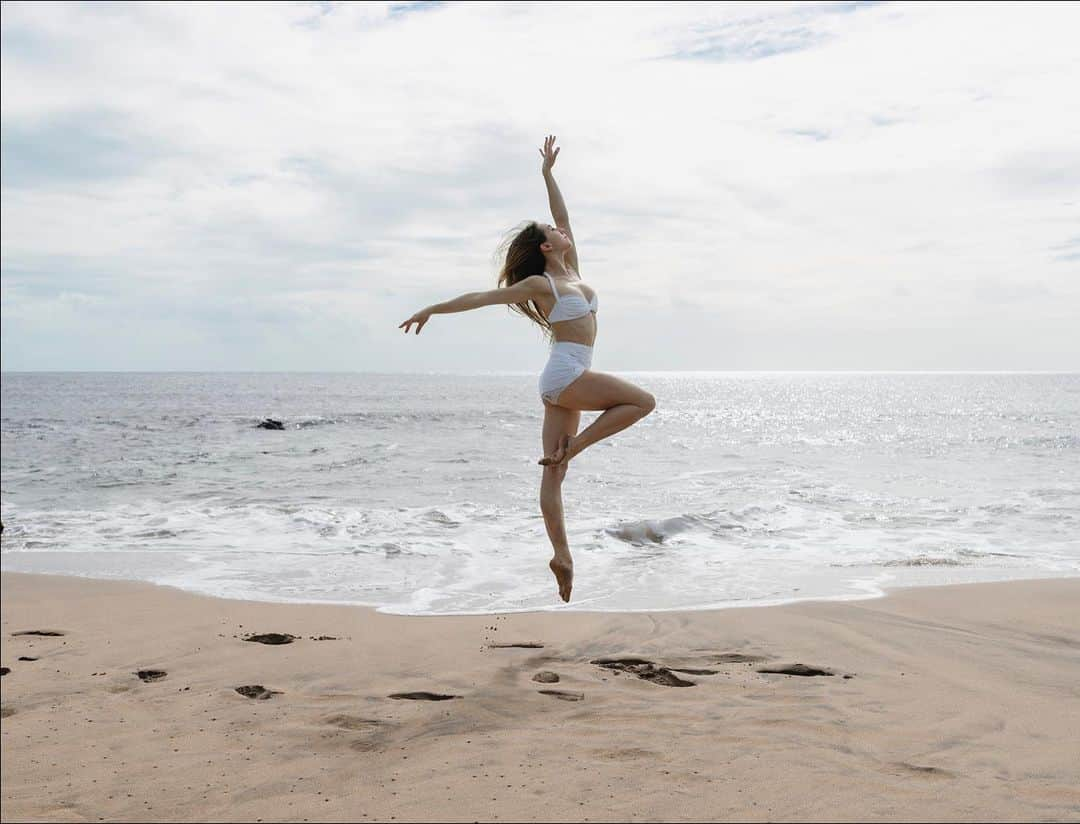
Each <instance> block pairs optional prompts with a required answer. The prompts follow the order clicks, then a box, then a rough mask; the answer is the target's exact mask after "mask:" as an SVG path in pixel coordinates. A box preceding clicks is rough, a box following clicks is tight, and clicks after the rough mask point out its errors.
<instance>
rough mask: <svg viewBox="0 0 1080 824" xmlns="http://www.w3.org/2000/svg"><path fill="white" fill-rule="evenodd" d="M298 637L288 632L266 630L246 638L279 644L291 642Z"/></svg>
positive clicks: (262, 642) (263, 642)
mask: <svg viewBox="0 0 1080 824" xmlns="http://www.w3.org/2000/svg"><path fill="white" fill-rule="evenodd" d="M296 638H297V636H295V635H289V633H287V632H266V633H263V634H261V635H249V636H248V637H247V638H245V639H244V640H245V641H254V642H255V643H256V644H270V645H271V646H277V645H278V644H291V643H292V642H293V641H295V640H296Z"/></svg>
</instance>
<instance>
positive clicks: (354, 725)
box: [325, 715, 383, 730]
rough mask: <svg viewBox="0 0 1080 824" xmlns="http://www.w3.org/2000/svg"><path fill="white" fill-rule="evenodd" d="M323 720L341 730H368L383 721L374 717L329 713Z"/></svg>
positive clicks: (380, 724) (381, 723)
mask: <svg viewBox="0 0 1080 824" xmlns="http://www.w3.org/2000/svg"><path fill="white" fill-rule="evenodd" d="M325 721H326V723H327V724H329V725H330V726H332V727H340V728H341V729H343V730H370V729H372V728H373V727H379V726H382V725H383V722H382V721H379V720H378V719H376V718H361V717H360V716H358V715H331V716H330V717H329V718H327V719H325Z"/></svg>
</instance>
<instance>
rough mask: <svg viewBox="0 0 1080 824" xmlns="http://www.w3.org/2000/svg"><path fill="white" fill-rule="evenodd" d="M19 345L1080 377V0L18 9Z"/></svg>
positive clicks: (386, 361)
mask: <svg viewBox="0 0 1080 824" xmlns="http://www.w3.org/2000/svg"><path fill="white" fill-rule="evenodd" d="M2 8H3V11H2V16H3V22H2V74H0V77H2V81H0V82H2V130H3V181H2V187H3V203H2V215H0V217H2V250H0V255H2V348H0V351H2V368H3V369H4V370H312V371H341V370H345V371H367V370H373V371H410V372H411V371H429V370H430V371H456V372H472V371H478V372H484V371H525V372H539V371H540V369H541V368H542V366H543V363H544V360H545V357H546V348H545V345H544V342H543V339H542V338H541V337H540V336H539V332H538V331H537V330H536V328H535V327H534V326H532V325H531V324H530V323H529V322H528V321H526V320H525V319H523V318H521V317H518V316H517V315H512V314H510V312H509V311H508V310H507V309H506V308H505V307H501V306H496V307H487V308H484V309H480V310H477V311H474V312H468V313H464V314H457V315H437V316H435V317H433V318H432V320H431V321H430V322H429V323H428V325H427V327H426V328H425V329H424V331H423V332H422V333H421V334H420V335H419V336H418V337H417V336H415V335H409V336H407V337H406V336H405V335H404V334H403V333H402V332H401V331H400V330H398V328H397V326H398V324H399V323H400V322H401V321H402V320H404V319H405V318H406V317H408V316H409V315H410V314H411V313H412V312H413V311H415V310H417V309H419V308H421V307H423V306H425V305H429V304H431V303H435V302H438V301H442V300H447V299H449V298H451V297H454V296H456V295H458V294H461V293H463V292H468V291H474V290H482V289H488V288H494V285H495V274H496V267H495V263H494V261H493V258H492V255H493V253H494V251H495V247H496V245H497V244H498V243H499V241H500V240H501V238H502V237H503V235H504V233H505V232H507V231H508V230H510V229H511V228H512V227H514V226H515V225H517V224H518V223H520V222H521V221H523V220H527V219H538V220H545V221H546V220H550V214H549V212H548V209H547V198H546V194H545V190H544V185H543V179H542V178H541V176H540V155H539V153H538V152H537V148H538V147H539V146H541V145H542V142H543V138H544V135H545V134H548V133H552V134H556V135H558V143H559V145H560V146H561V147H562V151H561V152H560V154H559V159H558V162H557V164H556V166H555V173H556V178H557V180H558V181H559V184H560V186H561V187H562V190H563V193H564V195H565V197H566V202H567V205H568V207H569V210H570V217H571V223H572V225H573V228H574V231H575V235H576V237H577V242H578V247H579V255H580V261H581V273H582V276H583V277H584V279H585V281H586V282H587V283H588V284H589V285H590V286H592V287H593V288H594V289H596V290H597V292H598V293H599V297H600V312H599V317H598V321H599V337H598V339H597V343H596V356H595V362H594V367H595V368H597V369H601V370H611V371H629V370H653V369H695V370H704V369H716V370H734V369H1031V370H1042V369H1045V370H1076V369H1080V277H1078V276H1080V92H1078V89H1080V49H1077V47H1076V33H1077V31H1080V5H1078V4H1072V3H1048V4H1045V5H1043V4H1035V3H1017V4H1007V3H984V4H977V5H976V4H971V5H968V4H957V5H951V4H944V3H913V4H908V3H884V4H874V3H835V4H833V3H810V4H787V3H769V4H756V3H755V4H749V3H747V4H743V3H717V4H709V3H686V4H680V3H670V2H665V3H657V4H649V3H626V4H621V3H615V2H600V3H595V4H592V3H585V2H571V3H567V4H562V3H535V4H534V3H489V2H484V3H475V4H473V3H366V4H350V5H337V4H334V3H300V4H284V3H282V4H278V3H275V4H266V5H260V4H258V3H242V4H237V5H228V4H177V5H134V4H115V5H113V4H107V3H93V4H87V5H61V4H52V3H48V4H46V3H34V4H26V5H23V4H18V3H4V4H3V7H2Z"/></svg>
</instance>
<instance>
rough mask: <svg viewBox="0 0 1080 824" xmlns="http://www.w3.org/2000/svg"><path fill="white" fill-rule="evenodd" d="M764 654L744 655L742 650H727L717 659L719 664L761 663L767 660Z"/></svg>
mask: <svg viewBox="0 0 1080 824" xmlns="http://www.w3.org/2000/svg"><path fill="white" fill-rule="evenodd" d="M765 660H766V658H765V656H764V655H744V654H743V653H741V652H725V653H724V654H723V655H721V656H720V658H719V659H718V660H717V661H716V663H717V664H759V663H761V662H762V661H765Z"/></svg>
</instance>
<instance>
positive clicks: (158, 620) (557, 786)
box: [0, 573, 1080, 821]
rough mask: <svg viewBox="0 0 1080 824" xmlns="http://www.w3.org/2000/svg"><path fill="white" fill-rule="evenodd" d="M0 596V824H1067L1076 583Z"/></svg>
mask: <svg viewBox="0 0 1080 824" xmlns="http://www.w3.org/2000/svg"><path fill="white" fill-rule="evenodd" d="M0 581H2V587H0V588H2V593H0V594H2V608H0V618H2V642H0V658H2V661H0V663H2V665H3V666H4V667H5V668H8V669H10V672H8V673H6V674H5V675H4V676H3V679H2V682H0V684H2V692H3V697H2V706H3V720H2V736H0V743H2V753H3V757H2V787H3V789H2V809H0V812H2V817H3V819H4V820H5V821H8V820H20V821H23V820H33V821H98V820H106V821H116V820H124V821H129V820H131V821H133V820H150V821H158V820H165V821H173V820H185V821H186V820H194V821H204V820H211V821H259V820H262V821H303V820H311V821H357V820H359V821H376V820H378V821H390V820H398V821H418V820H419V821H430V820H437V821H496V820H504V821H505V820H514V821H551V820H569V821H583V820H587V821H638V820H641V821H699V820H755V821H756V820H762V821H764V820H818V821H836V820H890V821H923V820H963V821H976V820H992V821H1032V820H1038V821H1062V820H1070V821H1080V711H1078V710H1077V708H1078V707H1080V579H1064V580H1047V581H1028V582H1010V583H1004V584H974V585H963V586H949V587H933V588H925V589H909V590H900V591H897V592H895V593H893V594H891V595H889V596H888V597H886V598H881V599H876V600H868V601H849V602H817V603H801V604H792V605H788V606H780V607H766V608H756V609H730V610H718V611H712V612H666V613H652V614H643V613H620V614H616V613H606V614H596V613H529V614H512V615H505V616H477V617H403V616H393V615H382V614H379V613H376V612H374V611H372V610H369V609H364V608H355V607H338V606H313V605H286V604H265V603H253V602H245V601H229V600H223V599H214V598H204V597H200V596H195V595H190V594H187V593H184V592H180V591H178V590H174V589H169V588H163V587H155V586H151V585H146V584H134V583H121V582H102V581H89V580H82V579H76V578H65V577H58V576H38V575H23V574H15V573H3V575H2V576H0ZM26 633H30V634H26ZM36 633H59V634H36ZM275 634H276V637H274V636H275ZM253 635H270V636H271V637H264V638H260V639H255V640H249V639H250V637H251V636H253ZM275 642H276V643H275ZM283 642H284V643H283Z"/></svg>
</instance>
